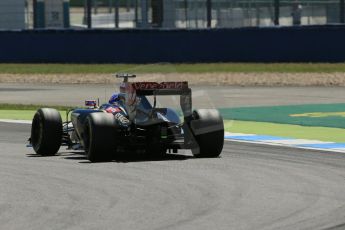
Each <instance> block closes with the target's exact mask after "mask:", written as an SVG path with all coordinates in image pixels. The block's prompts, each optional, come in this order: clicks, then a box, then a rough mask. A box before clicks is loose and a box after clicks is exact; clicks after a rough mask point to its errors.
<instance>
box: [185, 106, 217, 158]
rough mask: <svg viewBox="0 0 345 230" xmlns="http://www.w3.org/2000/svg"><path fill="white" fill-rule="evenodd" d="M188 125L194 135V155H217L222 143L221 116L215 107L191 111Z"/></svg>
mask: <svg viewBox="0 0 345 230" xmlns="http://www.w3.org/2000/svg"><path fill="white" fill-rule="evenodd" d="M190 127H191V130H192V133H193V136H194V142H195V143H194V147H193V148H192V153H193V155H194V156H195V157H218V156H219V155H220V154H221V152H222V150H223V145H224V123H223V118H222V116H221V115H220V113H219V112H218V110H216V109H199V110H195V111H193V120H192V121H191V123H190Z"/></svg>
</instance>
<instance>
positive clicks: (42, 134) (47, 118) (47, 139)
mask: <svg viewBox="0 0 345 230" xmlns="http://www.w3.org/2000/svg"><path fill="white" fill-rule="evenodd" d="M30 142H31V145H32V147H33V149H34V150H35V152H36V153H37V154H39V155H42V156H53V155H55V154H56V153H57V152H58V151H59V149H60V146H61V142H62V120H61V115H60V113H59V112H58V111H57V110H56V109H51V108H41V109H39V110H37V112H36V113H35V115H34V118H33V120H32V125H31V138H30Z"/></svg>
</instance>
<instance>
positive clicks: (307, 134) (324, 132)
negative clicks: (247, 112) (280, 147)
mask: <svg viewBox="0 0 345 230" xmlns="http://www.w3.org/2000/svg"><path fill="white" fill-rule="evenodd" d="M225 129H226V131H228V132H233V133H248V134H259V135H271V136H278V137H290V138H297V139H310V140H320V141H330V142H344V143H345V129H340V128H328V127H306V126H300V125H288V124H275V123H269V122H253V121H238V120H233V121H232V120H227V121H225Z"/></svg>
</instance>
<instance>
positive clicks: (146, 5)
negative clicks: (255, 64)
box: [0, 0, 344, 29]
mask: <svg viewBox="0 0 345 230" xmlns="http://www.w3.org/2000/svg"><path fill="white" fill-rule="evenodd" d="M334 23H344V0H285V1H283V0H1V1H0V29H35V28H48V29H49V28H113V29H117V28H234V27H250V26H272V25H284V26H290V25H291V26H292V25H324V24H334Z"/></svg>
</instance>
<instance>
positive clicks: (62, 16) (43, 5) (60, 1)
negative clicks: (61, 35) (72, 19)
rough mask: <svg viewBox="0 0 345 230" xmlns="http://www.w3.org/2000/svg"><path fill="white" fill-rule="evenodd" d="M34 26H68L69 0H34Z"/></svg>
mask: <svg viewBox="0 0 345 230" xmlns="http://www.w3.org/2000/svg"><path fill="white" fill-rule="evenodd" d="M33 9H34V28H48V29H49V28H68V27H69V0H33Z"/></svg>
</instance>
